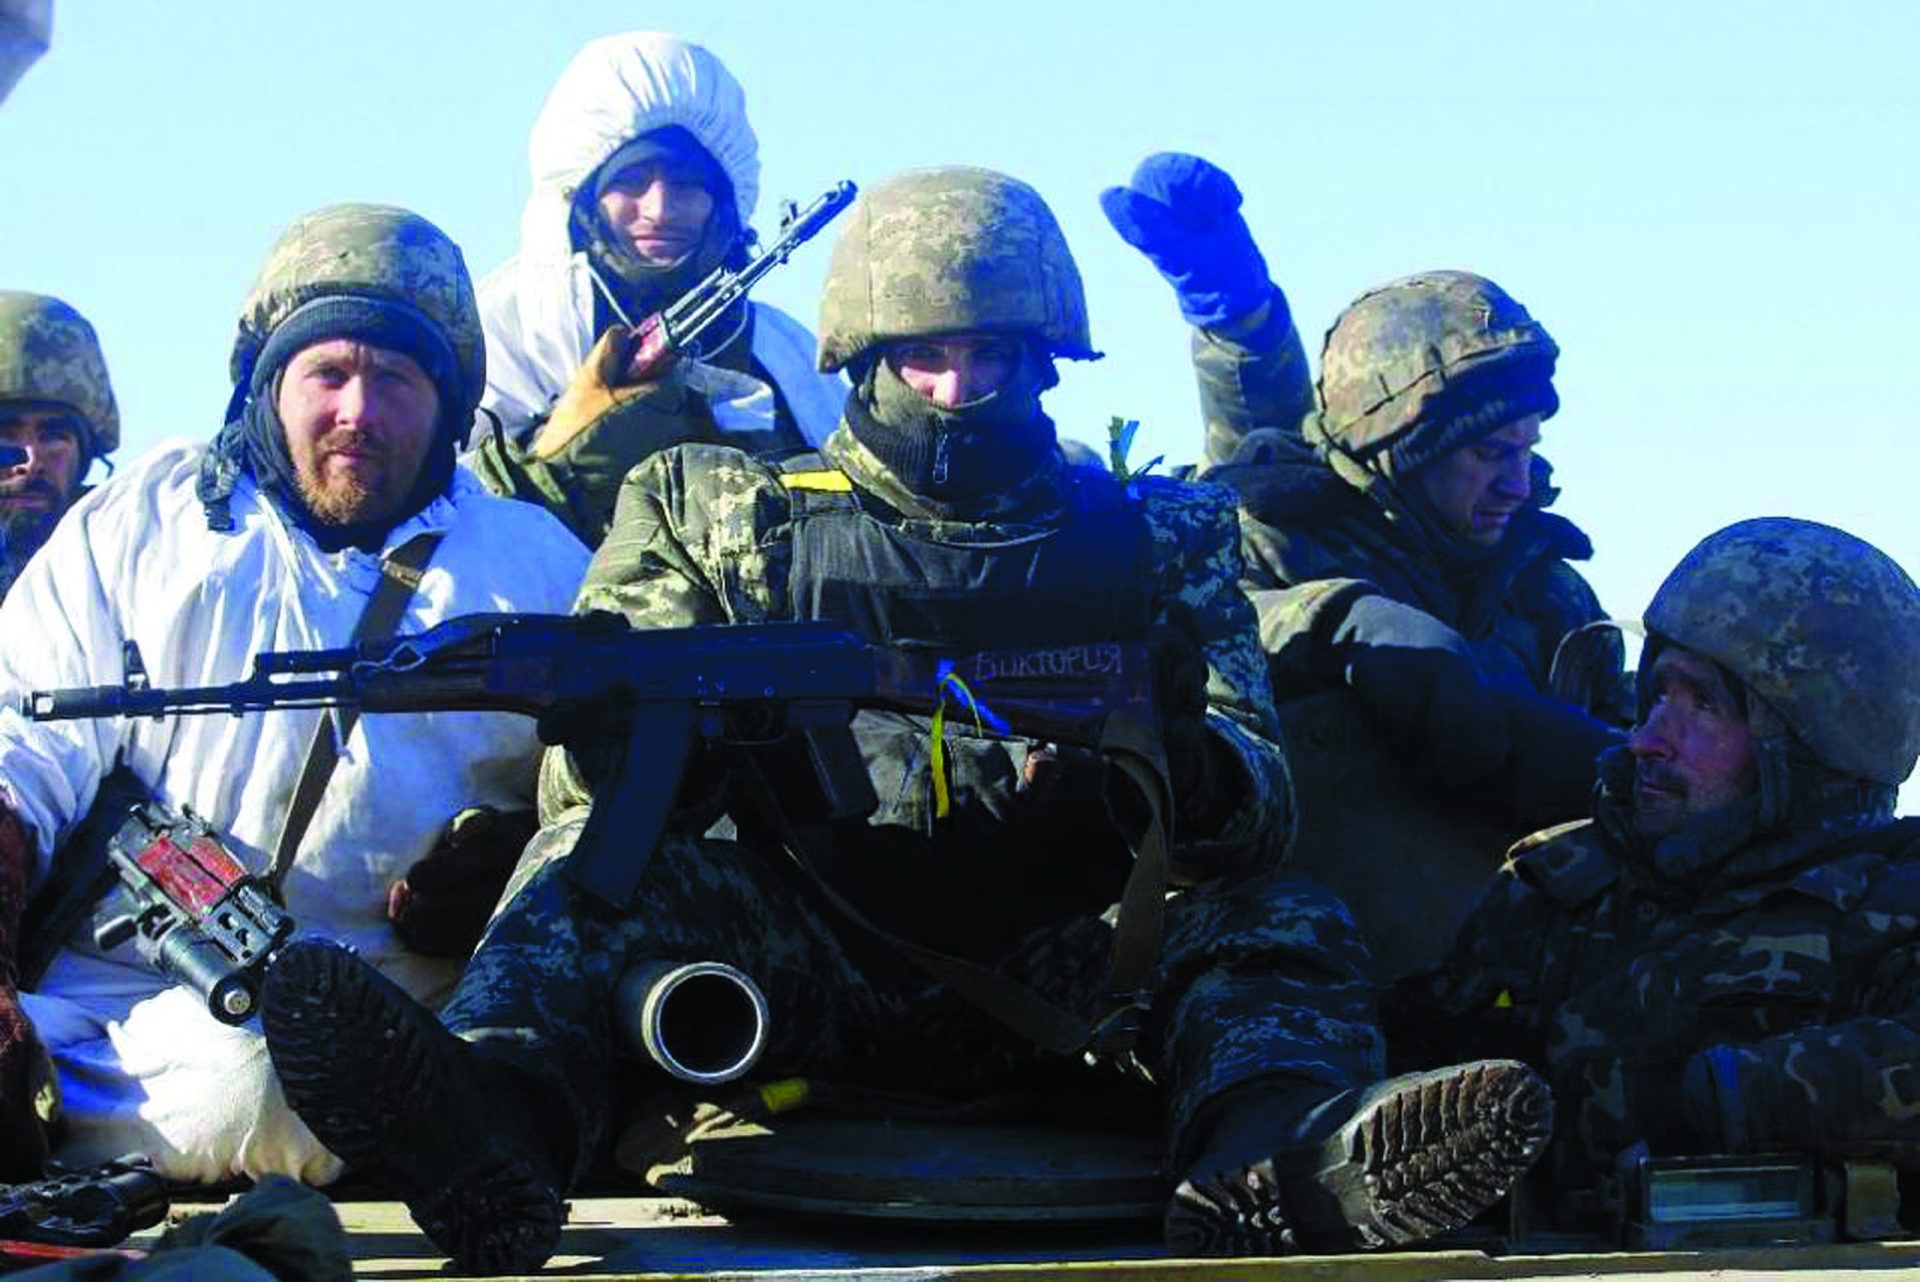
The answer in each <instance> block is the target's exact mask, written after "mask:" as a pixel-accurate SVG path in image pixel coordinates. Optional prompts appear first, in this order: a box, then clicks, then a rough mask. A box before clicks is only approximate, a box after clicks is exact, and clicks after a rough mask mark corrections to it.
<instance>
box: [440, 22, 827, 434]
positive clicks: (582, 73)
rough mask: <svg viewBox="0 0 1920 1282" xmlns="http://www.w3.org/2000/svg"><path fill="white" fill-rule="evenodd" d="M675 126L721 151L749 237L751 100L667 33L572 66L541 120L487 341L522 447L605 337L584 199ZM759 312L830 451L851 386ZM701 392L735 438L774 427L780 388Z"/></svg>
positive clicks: (791, 385) (490, 365)
mask: <svg viewBox="0 0 1920 1282" xmlns="http://www.w3.org/2000/svg"><path fill="white" fill-rule="evenodd" d="M668 125H678V126H680V127H681V128H683V129H685V130H686V131H687V132H689V133H691V134H692V135H693V136H694V137H695V138H696V139H698V140H699V142H700V145H701V146H703V147H705V148H706V149H707V150H708V151H709V152H711V153H712V155H713V158H714V159H715V160H716V161H717V162H719V165H720V167H721V169H722V170H724V171H725V172H726V175H727V178H728V180H729V181H731V182H732V183H733V195H734V203H735V205H736V206H737V207H738V209H739V212H740V226H741V227H742V228H746V227H748V226H750V225H751V223H750V219H751V217H752V214H753V209H754V203H755V202H756V200H758V198H759V194H760V152H759V144H758V142H757V141H756V140H755V139H754V136H753V130H752V128H751V127H750V126H748V124H747V103H746V95H745V94H744V93H743V92H741V89H740V83H739V82H738V81H737V80H735V79H734V78H733V76H732V74H731V73H730V72H728V71H727V69H726V68H725V67H723V66H721V65H720V60H719V59H718V58H716V57H714V56H713V55H712V54H711V53H708V52H707V51H706V50H705V49H703V48H701V47H700V46H699V45H695V44H689V43H687V42H686V41H685V40H682V39H680V37H678V36H671V35H665V34H663V33H660V32H656V31H638V32H629V33H628V34H625V35H618V36H605V37H603V38H601V39H599V40H595V41H593V42H592V43H591V44H589V45H587V46H586V48H584V49H582V50H581V51H580V52H579V53H578V54H576V55H575V56H574V59H573V61H572V62H571V63H569V64H567V69H566V71H564V72H563V73H561V76H560V80H559V83H557V84H556V85H554V87H553V92H552V93H550V94H548V95H547V102H546V106H544V107H542V108H541V110H540V117H539V119H538V120H536V121H535V122H534V126H533V135H532V137H531V138H530V139H529V140H528V143H527V157H528V162H529V164H530V165H531V166H532V170H533V194H532V195H531V196H529V197H528V198H527V207H526V210H525V212H524V213H522V215H521V217H520V252H519V253H518V254H517V255H515V256H514V257H513V258H511V259H509V260H508V261H507V262H505V263H503V264H501V265H500V266H499V267H497V268H495V269H494V270H493V271H492V272H490V273H488V274H487V276H486V277H484V278H483V279H482V280H481V281H480V282H479V284H478V286H477V292H478V295H479V303H480V319H481V323H482V325H483V326H484V327H485V329H486V335H487V392H486V396H485V398H484V399H483V400H482V401H481V405H482V407H483V408H485V409H486V410H487V411H488V412H489V413H491V414H493V415H494V416H495V417H497V418H498V419H499V421H500V424H501V426H502V427H503V428H504V429H505V430H506V432H507V433H508V435H509V436H511V437H513V438H514V439H515V440H517V441H522V442H524V441H525V440H527V439H528V438H529V437H530V436H531V435H532V424H533V422H534V421H535V420H536V419H537V418H538V416H540V415H541V414H544V413H546V411H547V409H548V408H549V407H550V406H551V405H552V403H553V400H554V398H555V397H556V396H558V395H559V394H560V392H561V390H562V389H563V388H565V387H566V385H567V381H568V380H569V379H570V378H572V377H573V373H574V371H575V370H577V369H579V368H580V362H581V361H583V360H584V359H586V355H587V351H588V350H589V349H590V348H591V347H592V346H593V341H594V339H595V337H596V335H595V333H594V331H593V300H594V291H595V285H594V282H593V276H592V269H591V267H590V266H589V264H588V262H587V257H586V255H585V254H583V253H576V252H574V249H573V244H572V241H571V239H570V238H569V227H568V222H569V215H570V212H571V209H572V201H573V197H574V193H575V192H576V191H577V190H578V189H579V187H580V185H581V184H582V183H584V182H586V180H587V179H588V178H589V177H590V176H591V175H592V174H593V172H594V170H596V169H598V168H599V167H600V165H601V164H602V163H603V162H604V161H605V160H606V159H607V157H609V156H611V155H612V154H613V153H614V152H615V151H616V150H618V149H619V148H620V147H621V146H622V145H623V144H625V143H627V142H628V141H630V140H632V139H634V138H636V137H638V136H639V135H641V134H643V133H646V132H647V131H648V130H652V129H662V128H665V127H666V126H668ZM752 307H753V314H754V327H753V355H754V357H755V358H756V359H757V360H758V361H759V362H760V363H761V365H762V366H764V367H765V368H766V370H767V372H768V373H770V374H771V375H772V376H773V381H774V382H775V383H776V384H777V385H778V386H779V389H780V392H781V394H782V395H784V396H785V398H786V401H787V405H788V407H789V408H790V409H791V411H792V413H793V417H794V420H795V422H796V423H797V424H798V426H799V428H800V432H801V434H802V435H803V436H805V437H806V438H807V440H808V441H810V442H812V443H813V444H816V445H817V444H819V443H820V442H821V441H822V440H824V439H825V438H826V436H827V433H829V432H831V431H832V430H833V427H834V425H835V423H837V422H838V421H839V417H840V409H841V406H842V405H843V404H844V403H845V401H846V392H847V388H846V383H845V381H844V380H842V379H841V378H840V377H839V376H838V375H826V374H821V373H819V372H818V371H817V370H816V369H815V368H814V346H815V345H814V341H813V335H812V334H811V333H809V332H808V331H807V328H806V327H805V326H804V325H802V324H801V323H800V322H799V321H796V320H794V319H793V318H792V317H790V316H787V315H785V314H784V313H782V312H780V311H778V310H777V309H775V308H772V307H769V306H767V305H766V304H764V303H754V304H752ZM636 319H638V318H636ZM696 381H697V382H698V385H699V390H700V391H701V392H702V394H703V395H705V396H706V397H707V399H708V403H709V405H710V407H711V408H712V410H713V413H714V420H715V422H716V423H717V424H718V425H719V427H720V429H721V430H722V431H729V430H735V429H738V430H741V431H767V430H770V429H771V426H772V422H773V406H774V398H773V393H772V389H770V388H768V387H767V386H766V385H765V384H763V383H761V382H760V381H759V380H758V379H752V378H745V377H742V376H739V375H730V374H727V373H726V372H725V371H718V370H716V371H711V377H708V376H707V375H706V374H701V375H698V376H697V379H696ZM482 430H483V431H484V429H482ZM477 439H478V438H476V440H477Z"/></svg>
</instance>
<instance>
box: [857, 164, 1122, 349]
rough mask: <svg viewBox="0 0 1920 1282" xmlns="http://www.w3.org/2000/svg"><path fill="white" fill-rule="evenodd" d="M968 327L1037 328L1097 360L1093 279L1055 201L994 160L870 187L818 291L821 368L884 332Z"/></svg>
mask: <svg viewBox="0 0 1920 1282" xmlns="http://www.w3.org/2000/svg"><path fill="white" fill-rule="evenodd" d="M964 330H986V331H994V332H1003V333H1011V332H1018V333H1023V334H1027V335H1030V336H1034V337H1037V338H1038V339H1039V340H1040V341H1041V342H1043V343H1044V344H1045V345H1046V346H1047V349H1048V350H1049V351H1050V352H1051V353H1052V354H1053V355H1056V356H1065V357H1069V358H1071V359H1074V360H1092V359H1094V358H1095V357H1096V356H1097V355H1098V353H1097V352H1095V351H1094V350H1093V339H1092V336H1091V334H1090V333H1089V332H1088V328H1087V298H1086V291H1085V289H1084V288H1083V287H1082V286H1081V283H1080V269H1079V268H1078V267H1077V266H1075V265H1074V261H1073V255H1072V253H1071V252H1070V251H1069V250H1068V248H1067V242H1066V238H1065V237H1064V236H1063V235H1062V234H1061V232H1060V224H1059V223H1058V222H1056V221H1055V220H1054V217H1053V211H1052V210H1050V209H1048V208H1047V204H1046V202H1045V201H1044V200H1042V199H1041V198H1040V193H1038V192H1036V191H1035V190H1034V189H1033V188H1031V187H1029V186H1028V185H1027V184H1025V183H1023V182H1021V181H1019V180H1018V179H1016V178H1009V177H1008V176H1006V175H1005V174H999V173H995V172H993V171H992V170H989V169H973V168H967V167H964V166H953V167H950V168H941V169H918V170H912V171H910V172H908V173H905V174H901V175H898V176H897V177H894V178H890V179H888V180H887V181H885V182H882V183H878V184H876V185H875V186H873V187H870V188H868V189H867V190H866V191H864V192H862V193H861V194H860V197H859V199H858V200H856V201H855V202H854V204H853V208H851V209H849V210H848V211H847V212H846V213H845V214H843V215H841V219H840V234H839V236H838V238H837V239H835V241H834V245H833V258H832V261H831V263H830V264H829V265H828V268H827V280H826V285H825V287H824V290H823V292H822V294H821V297H820V324H819V333H820V361H819V364H820V368H821V369H822V370H823V371H827V372H832V371H834V370H837V369H840V368H842V367H843V366H845V365H846V364H847V362H849V361H851V360H853V359H854V358H856V357H858V356H859V355H860V354H861V353H862V352H865V351H866V350H867V349H868V348H870V347H872V346H873V345H874V344H875V343H876V342H877V341H879V339H880V338H881V337H882V336H885V337H888V338H910V337H915V336H924V335H928V334H942V333H956V332H960V331H964Z"/></svg>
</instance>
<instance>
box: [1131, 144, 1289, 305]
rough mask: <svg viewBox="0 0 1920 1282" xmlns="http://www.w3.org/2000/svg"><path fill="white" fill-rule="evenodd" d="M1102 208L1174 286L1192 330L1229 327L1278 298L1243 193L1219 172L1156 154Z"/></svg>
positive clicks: (1192, 159) (1176, 155) (1175, 155)
mask: <svg viewBox="0 0 1920 1282" xmlns="http://www.w3.org/2000/svg"><path fill="white" fill-rule="evenodd" d="M1100 208H1101V210H1102V212H1104V213H1105V214H1106V216H1107V221H1108V222H1110V223H1112V224H1113V229H1114V230H1115V231H1117V232H1119V233H1120V238H1121V239H1122V240H1124V241H1126V242H1127V243H1128V244H1129V245H1132V246H1133V247H1134V248H1135V249H1137V250H1139V251H1140V252H1141V253H1143V254H1145V255H1146V256H1147V261H1149V262H1151V263H1152V264H1153V265H1154V266H1155V267H1156V268H1158V269H1159V271H1160V274H1161V275H1162V276H1164V277H1166V280H1167V283H1168V284H1169V285H1172V286H1173V292H1174V294H1175V296H1176V297H1178V298H1179V300H1180V314H1181V315H1182V316H1185V317H1186V318H1187V320H1188V322H1189V323H1191V324H1194V325H1210V326H1211V325H1222V324H1225V323H1226V322H1227V321H1230V320H1232V319H1234V318H1235V317H1237V316H1245V315H1246V314H1247V313H1248V312H1251V311H1253V310H1254V309H1255V308H1256V307H1258V306H1260V304H1262V303H1264V302H1266V301H1267V300H1268V299H1269V298H1271V297H1272V296H1273V292H1274V291H1273V285H1272V282H1271V281H1269V280H1268V278H1267V262H1266V259H1264V258H1262V257H1261V256H1260V247H1259V246H1258V245H1256V244H1254V243H1253V233H1252V232H1250V231H1248V230H1247V220H1246V219H1244V218H1242V217H1241V216H1240V189H1239V188H1238V187H1236V186H1235V185H1234V182H1233V178H1232V176H1231V175H1229V174H1228V173H1227V171H1226V170H1224V169H1221V168H1220V167H1218V166H1217V165H1213V164H1211V163H1209V162H1207V161H1205V160H1202V159H1201V158H1200V157H1198V156H1189V155H1186V154H1185V153H1183V152H1177V151H1162V152H1156V153H1155V154H1153V155H1151V156H1148V157H1147V158H1146V159H1145V160H1143V161H1141V162H1140V167H1139V168H1138V169H1135V170H1134V171H1133V180H1132V181H1131V182H1130V183H1129V184H1128V185H1127V186H1125V187H1109V188H1107V189H1106V190H1105V191H1103V192H1101V193H1100Z"/></svg>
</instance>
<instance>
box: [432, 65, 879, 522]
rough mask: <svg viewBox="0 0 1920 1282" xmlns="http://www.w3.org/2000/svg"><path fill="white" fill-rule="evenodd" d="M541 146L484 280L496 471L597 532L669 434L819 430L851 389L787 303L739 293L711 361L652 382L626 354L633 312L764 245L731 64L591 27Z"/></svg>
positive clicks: (498, 483)
mask: <svg viewBox="0 0 1920 1282" xmlns="http://www.w3.org/2000/svg"><path fill="white" fill-rule="evenodd" d="M527 149H528V153H529V158H530V160H531V162H532V166H533V194H532V195H531V196H529V197H528V198H527V207H526V212H525V213H524V214H522V215H521V219H520V236H521V242H520V253H519V254H518V255H517V256H516V257H515V258H513V259H512V260H511V261H509V262H507V263H506V264H505V265H503V266H501V267H500V268H498V269H496V270H495V271H493V272H492V273H490V274H489V275H488V276H487V277H486V279H484V280H482V281H481V282H480V310H481V315H482V317H483V318H484V320H485V323H486V332H487V376H488V382H487V395H486V398H485V399H484V400H483V401H482V406H483V408H484V409H486V410H487V411H488V413H489V414H491V415H492V416H493V424H492V427H491V429H490V430H489V431H488V432H487V433H486V434H485V435H484V436H482V438H481V439H480V441H479V442H478V447H477V450H476V453H475V454H474V455H473V456H472V458H471V460H470V461H471V463H472V465H473V467H474V469H475V470H476V471H477V472H478V473H479V474H480V476H481V478H482V479H483V480H485V481H486V483H487V485H488V487H489V488H491V489H493V490H494V492H495V493H499V494H508V495H513V496H515V497H518V498H523V499H527V500H530V501H532V502H536V503H540V504H543V505H545V506H546V507H547V508H548V509H549V510H551V511H552V512H553V513H554V514H555V515H556V516H558V517H560V519H561V520H563V521H565V522H566V523H567V525H568V526H569V528H571V529H572V530H573V531H574V532H575V533H576V534H578V535H579V536H580V537H581V538H583V539H585V540H586V541H587V542H588V543H589V544H595V545H597V544H598V543H599V542H600V540H601V539H602V538H603V537H604V536H605V535H606V531H607V523H608V521H609V520H610V519H611V518H612V516H613V505H614V499H615V497H616V496H617V495H618V493H619V488H620V480H621V478H622V477H624V476H625V475H626V474H627V470H628V469H629V468H630V467H632V466H633V465H634V464H635V463H637V462H639V461H640V460H641V459H643V458H645V457H647V455H649V454H651V453H653V452H654V451H655V450H659V449H662V448H664V447H666V446H668V445H672V444H676V443H678V442H681V441H720V442H725V443H726V444H729V445H737V446H739V447H740V448H742V449H746V450H750V451H754V452H765V451H773V452H782V451H792V450H796V449H806V448H809V447H810V446H813V445H817V444H818V443H819V442H820V439H821V438H822V437H824V436H825V435H826V434H827V432H828V431H830V430H831V429H832V427H833V424H834V421H835V419H836V418H837V416H838V415H839V412H840V402H841V400H842V398H843V397H844V395H845V392H846V388H845V387H844V386H843V385H842V384H841V382H840V380H838V379H836V378H830V377H824V376H822V375H820V374H818V373H815V372H814V370H813V368H812V354H813V337H812V335H810V334H809V333H807V331H806V329H805V328H804V327H803V326H801V325H800V324H799V322H797V321H795V320H794V319H793V318H791V317H789V316H787V315H786V314H785V313H784V312H781V311H779V310H778V309H776V308H773V307H769V306H767V305H765V304H762V303H750V302H742V303H740V304H738V305H737V307H736V309H735V310H734V314H732V315H730V316H727V317H724V318H723V319H722V320H721V321H720V322H719V323H718V325H717V326H716V328H715V330H714V331H713V333H714V334H715V335H717V337H708V338H706V339H703V344H704V348H705V350H704V351H703V353H702V355H701V356H700V358H699V359H698V360H688V359H682V360H680V361H678V362H676V363H675V364H674V365H672V366H671V367H669V368H668V370H667V371H666V372H664V373H662V374H660V375H658V376H656V377H654V378H651V379H649V380H647V381H644V382H642V381H636V380H635V379H634V378H633V377H632V375H631V374H630V373H629V372H628V370H627V362H628V360H629V359H630V357H631V355H632V349H633V343H632V336H633V334H632V331H633V327H634V326H637V325H639V324H640V323H641V322H642V321H644V320H645V319H646V318H647V317H648V316H649V315H651V314H652V313H654V312H657V311H659V310H660V309H661V308H663V307H665V306H667V305H668V304H670V303H672V302H673V301H674V300H675V299H677V298H678V297H680V295H681V294H683V293H684V292H685V291H686V290H688V289H689V288H691V287H692V286H694V285H695V284H697V283H699V282H700V281H701V280H702V279H704V278H705V277H706V276H707V275H708V274H709V273H710V272H712V271H713V270H714V269H715V268H716V267H720V266H722V265H732V266H738V265H740V263H741V262H744V261H745V254H746V250H747V247H748V246H749V244H750V243H751V237H752V232H751V230H750V228H749V220H750V219H751V218H752V216H753V210H754V203H755V201H756V200H757V199H758V197H759V192H760V156H759V144H758V143H757V142H756V141H755V139H754V135H753V129H752V127H751V126H750V125H749V124H748V123H747V107H746V97H745V95H744V94H743V93H742V92H741V90H740V85H739V83H738V82H737V81H736V80H734V78H733V76H732V74H731V73H729V72H728V71H727V69H726V67H724V66H722V65H721V63H720V60H719V59H718V58H716V57H714V56H713V55H712V54H711V53H709V52H708V51H707V50H706V49H703V48H702V47H700V46H699V45H696V44H690V43H688V42H687V41H685V40H682V39H680V38H679V37H678V36H671V35H666V34H663V33H660V32H651V31H640V32H630V33H627V34H625V35H617V36H606V37H603V38H601V39H599V40H595V41H592V42H590V43H589V44H588V45H587V46H586V47H585V48H583V49H582V50H581V51H580V52H579V53H578V54H576V55H575V56H574V59H573V61H572V62H571V63H570V64H569V65H568V66H567V69H566V70H565V71H564V72H562V73H561V76H560V80H559V82H558V83H557V84H555V85H554V87H553V92H552V93H551V94H549V95H548V97H547V103H546V106H545V107H543V108H542V109H541V112H540V117H539V119H538V120H536V121H535V122H534V126H533V136H532V138H531V139H530V141H529V142H528V147H527Z"/></svg>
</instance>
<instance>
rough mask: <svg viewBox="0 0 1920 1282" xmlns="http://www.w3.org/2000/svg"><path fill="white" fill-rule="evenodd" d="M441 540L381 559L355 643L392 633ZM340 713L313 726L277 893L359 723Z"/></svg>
mask: <svg viewBox="0 0 1920 1282" xmlns="http://www.w3.org/2000/svg"><path fill="white" fill-rule="evenodd" d="M440 539H441V532H440V531H430V532H428V533H426V534H416V535H414V536H413V537H412V538H410V539H408V540H407V541H406V542H405V543H402V544H401V545H400V546H399V547H397V548H395V549H394V550H393V551H392V552H391V553H389V554H388V555H387V556H385V557H384V558H382V559H381V561H380V583H379V586H378V587H376V588H374V590H373V596H372V597H371V598H370V599H369V600H368V601H367V606H366V609H364V610H362V611H361V612H360V621H359V623H357V624H355V625H354V629H353V639H354V641H355V642H360V641H371V640H375V639H377V638H381V637H386V636H391V635H392V633H393V629H394V627H395V625H397V624H398V623H399V622H400V617H401V616H402V615H403V614H405V613H406V609H407V602H408V601H410V600H412V599H413V594H414V590H415V589H417V588H418V587H419V586H420V579H421V576H422V575H423V574H424V573H425V571H426V568H427V562H428V561H430V560H432V559H433V553H434V550H435V549H436V548H438V547H439V546H440ZM337 713H338V725H339V733H338V734H335V733H334V726H335V718H333V717H329V716H327V715H326V713H324V712H323V713H321V715H320V723H319V724H318V725H316V726H315V727H314V728H313V742H312V743H311V744H310V745H309V746H308V748H307V762H306V765H304V766H303V767H301V770H300V782H299V783H297V784H295V785H294V789H293V800H292V801H291V802H289V803H288V805H287V817H286V820H285V822H284V823H282V824H281V826H280V840H279V841H277V842H275V843H274V848H273V870H272V871H271V872H270V873H268V874H267V880H268V882H269V883H270V884H272V885H273V886H274V888H275V889H278V888H279V885H280V883H281V881H282V880H283V879H285V877H286V875H287V870H288V869H289V868H291V867H293V860H294V856H296V855H298V854H299V853H300V842H301V841H302V839H304V838H305V837H306V835H307V826H308V825H309V824H311V823H312V822H313V815H314V812H315V811H316V810H318V809H319V808H320V798H321V797H323V796H325V795H326V791H327V783H328V781H330V780H331V779H332V778H333V770H334V767H335V766H337V765H339V764H340V745H341V744H342V743H344V742H346V740H347V738H348V736H350V735H352V734H353V727H354V725H355V724H356V723H357V722H358V721H359V720H360V709H358V708H340V709H338V710H337Z"/></svg>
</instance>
